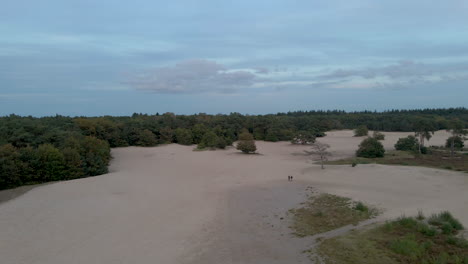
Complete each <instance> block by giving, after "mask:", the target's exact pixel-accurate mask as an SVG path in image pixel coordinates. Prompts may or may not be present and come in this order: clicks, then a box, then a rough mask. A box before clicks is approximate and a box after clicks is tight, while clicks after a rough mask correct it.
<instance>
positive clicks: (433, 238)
mask: <svg viewBox="0 0 468 264" xmlns="http://www.w3.org/2000/svg"><path fill="white" fill-rule="evenodd" d="M429 219H432V220H433V221H430V220H429ZM429 219H428V220H427V221H424V220H422V219H421V220H418V218H417V217H400V218H398V219H396V220H393V221H390V222H387V223H385V224H382V225H379V226H374V227H373V228H370V229H367V230H361V231H352V232H350V233H348V234H347V235H344V236H340V237H335V238H331V239H327V240H324V241H323V242H322V243H321V244H320V245H319V246H318V248H317V253H318V254H319V255H320V256H321V257H322V258H323V259H324V261H325V263H326V264H331V263H334V264H351V263H363V264H367V263H369V264H370V263H383V264H397V263H407V264H416V263H418V264H420V263H422V264H438V263H446V264H449V263H454V264H468V241H467V240H466V239H465V238H462V237H460V236H459V235H458V233H459V231H460V230H461V229H455V228H454V227H453V226H457V227H460V226H458V225H457V224H456V223H459V222H458V220H456V219H455V218H453V216H451V215H450V213H448V212H442V213H440V214H436V215H433V216H431V217H430V218H429ZM431 223H432V224H431ZM441 223H443V224H442V225H441ZM448 223H451V224H449V225H450V226H451V228H452V229H453V230H454V231H453V232H452V233H451V234H446V233H444V231H443V230H442V229H441V228H442V226H443V225H446V224H448ZM454 223H455V224H454Z"/></svg>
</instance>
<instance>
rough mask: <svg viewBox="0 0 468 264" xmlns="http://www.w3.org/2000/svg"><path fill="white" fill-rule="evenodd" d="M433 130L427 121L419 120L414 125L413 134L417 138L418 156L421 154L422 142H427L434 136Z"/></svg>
mask: <svg viewBox="0 0 468 264" xmlns="http://www.w3.org/2000/svg"><path fill="white" fill-rule="evenodd" d="M434 131H435V128H434V126H433V124H432V123H431V122H430V121H429V120H427V119H422V118H421V119H419V120H417V122H416V123H415V125H414V133H415V135H416V137H418V138H419V154H422V153H423V148H424V140H425V139H426V140H427V141H429V139H431V137H432V135H434Z"/></svg>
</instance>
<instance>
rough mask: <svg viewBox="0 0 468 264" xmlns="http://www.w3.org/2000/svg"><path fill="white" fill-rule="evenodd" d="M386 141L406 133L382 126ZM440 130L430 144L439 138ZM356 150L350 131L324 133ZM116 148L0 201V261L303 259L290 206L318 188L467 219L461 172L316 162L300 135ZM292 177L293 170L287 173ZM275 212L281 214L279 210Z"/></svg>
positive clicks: (343, 148)
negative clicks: (98, 171)
mask: <svg viewBox="0 0 468 264" xmlns="http://www.w3.org/2000/svg"><path fill="white" fill-rule="evenodd" d="M385 134H386V135H387V140H386V141H385V142H384V144H385V146H386V147H387V148H389V149H390V148H392V146H393V144H394V143H395V142H396V140H397V138H398V137H401V136H403V135H407V134H409V133H385ZM447 136H448V135H447V133H446V132H438V133H437V134H436V135H435V136H434V138H433V139H432V140H431V141H429V145H442V144H443V143H444V141H445V139H446V138H447ZM320 140H321V141H323V142H326V143H328V144H330V145H331V146H332V147H331V151H332V153H333V154H334V155H335V157H346V156H349V155H352V154H353V153H354V151H355V150H356V148H357V145H358V144H359V142H360V141H361V140H362V138H354V137H352V132H351V131H335V132H328V136H327V137H326V138H322V139H320ZM257 146H258V149H259V152H260V153H262V155H243V154H239V153H237V151H236V150H235V149H228V150H225V151H204V152H194V151H192V149H193V147H188V146H180V145H175V144H173V145H167V146H160V147H155V148H137V147H130V148H121V149H114V150H113V151H112V154H113V156H114V159H113V161H112V166H111V173H109V174H106V175H102V176H98V177H92V178H86V179H80V180H74V181H68V182H58V183H54V184H50V185H44V186H40V187H37V188H34V189H32V190H30V191H29V192H27V193H25V194H24V195H22V196H20V197H17V198H15V199H13V200H10V201H7V202H5V203H2V204H0V256H1V263H5V264H10V263H11V264H16V263H27V264H38V263H44V264H45V263H48V264H63V263H67V264H74V263H80V264H83V263H86V264H89V263H103V264H106V263H109V264H111V263H112V264H115V263H161V264H170V263H182V264H184V263H200V264H211V263H213V264H214V263H216V264H218V263H256V264H257V263H265V264H266V263H268V264H275V263H278V264H279V263H307V262H308V260H307V258H306V256H305V254H301V251H302V250H304V249H307V248H308V247H309V246H310V244H311V243H312V241H311V240H310V239H300V238H295V237H294V236H292V235H291V234H290V233H291V230H289V229H288V221H289V219H290V218H288V217H287V216H285V214H286V212H287V210H288V209H290V208H293V207H295V206H299V204H300V203H301V202H302V201H304V200H305V196H306V194H307V193H309V191H308V190H306V188H307V187H309V186H310V187H312V188H313V189H314V190H318V191H324V192H329V193H334V194H339V195H344V196H347V197H351V198H354V199H357V200H362V201H365V202H367V203H370V204H374V205H376V206H379V207H380V208H382V209H384V210H385V211H384V214H383V216H382V217H381V218H380V219H384V218H387V217H394V216H399V215H401V214H416V213H417V210H418V209H423V210H424V211H425V212H427V213H430V212H434V211H439V210H444V209H448V210H450V211H451V212H453V214H454V215H455V216H456V217H458V218H459V219H460V220H461V221H462V222H463V223H464V225H465V226H468V175H467V174H465V173H460V172H452V171H444V170H435V169H429V168H418V167H401V166H382V165H358V166H357V167H355V168H352V167H351V166H348V165H347V166H327V168H326V169H325V170H321V169H320V167H319V166H318V165H315V164H312V163H311V162H307V161H308V159H309V158H308V157H305V156H304V155H302V151H303V150H304V149H307V147H304V146H292V145H290V144H289V143H287V142H278V143H268V142H257ZM288 175H293V176H294V181H293V182H288V181H287V176H288ZM281 217H284V219H283V220H281Z"/></svg>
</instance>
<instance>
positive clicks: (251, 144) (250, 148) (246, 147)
mask: <svg viewBox="0 0 468 264" xmlns="http://www.w3.org/2000/svg"><path fill="white" fill-rule="evenodd" d="M236 148H237V149H238V150H240V151H242V152H244V153H246V154H248V153H254V152H255V151H256V150H257V146H255V141H254V138H253V136H252V134H250V133H249V132H248V131H247V130H244V131H242V133H241V134H240V135H239V142H238V143H237V147H236Z"/></svg>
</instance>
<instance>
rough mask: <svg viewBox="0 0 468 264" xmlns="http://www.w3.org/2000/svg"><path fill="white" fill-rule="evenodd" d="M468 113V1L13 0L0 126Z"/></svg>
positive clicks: (0, 35)
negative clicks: (144, 116)
mask: <svg viewBox="0 0 468 264" xmlns="http://www.w3.org/2000/svg"><path fill="white" fill-rule="evenodd" d="M458 106H464V107H468V1H466V0H446V1H427V0H411V1H408V0H388V1H387V0H381V1H376V0H356V1H354V0H342V1H338V0H324V1H311V0H307V1H296V0H288V1H274V0H268V1H260V0H256V1H252V0H249V1H247V0H237V1H219V0H216V1H215V0H203V1H201V0H200V1H189V0H186V1H154V0H153V1H151V0H133V1H115V0H99V1H96V0H41V1H38V0H15V1H13V0H11V1H10V0H5V1H2V3H1V8H0V115H7V114H10V113H16V114H21V115H36V116H42V115H55V114H56V113H58V114H63V115H130V114H132V113H134V112H143V113H150V114H151V113H156V112H160V113H162V112H174V113H178V114H192V113H198V112H205V113H212V114H216V113H229V112H240V113H251V114H257V113H275V112H282V111H289V110H311V109H342V110H348V111H354V110H364V109H368V110H386V109H394V108H406V109H407V108H426V107H431V108H434V107H458Z"/></svg>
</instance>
